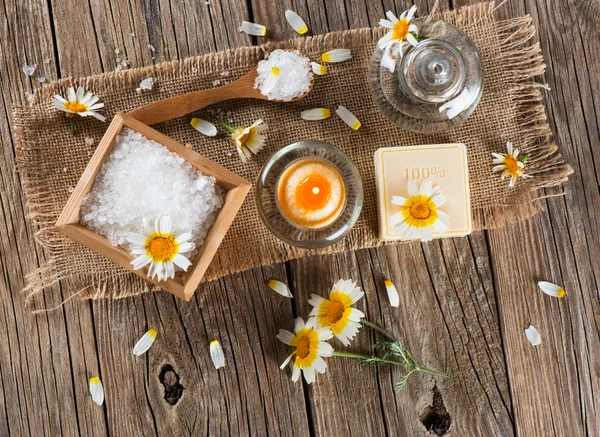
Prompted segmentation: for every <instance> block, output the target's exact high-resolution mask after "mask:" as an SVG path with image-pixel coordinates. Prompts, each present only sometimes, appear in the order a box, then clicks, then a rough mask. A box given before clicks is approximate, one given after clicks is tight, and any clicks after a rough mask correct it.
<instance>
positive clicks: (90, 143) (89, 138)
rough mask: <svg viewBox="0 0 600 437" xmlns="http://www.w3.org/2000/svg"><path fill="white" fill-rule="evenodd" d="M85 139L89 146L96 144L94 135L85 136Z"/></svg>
mask: <svg viewBox="0 0 600 437" xmlns="http://www.w3.org/2000/svg"><path fill="white" fill-rule="evenodd" d="M83 141H85V143H86V144H87V145H88V146H93V145H94V139H93V138H92V137H85V138H84V139H83Z"/></svg>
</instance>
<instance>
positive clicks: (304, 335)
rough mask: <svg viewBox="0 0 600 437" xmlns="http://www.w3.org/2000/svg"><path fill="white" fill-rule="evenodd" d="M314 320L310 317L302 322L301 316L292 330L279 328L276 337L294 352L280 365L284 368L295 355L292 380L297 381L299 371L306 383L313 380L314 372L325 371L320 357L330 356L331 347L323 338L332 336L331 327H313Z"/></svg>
mask: <svg viewBox="0 0 600 437" xmlns="http://www.w3.org/2000/svg"><path fill="white" fill-rule="evenodd" d="M315 323H316V320H315V319H314V318H311V319H309V320H308V322H306V324H305V323H304V320H302V318H300V317H298V318H297V319H296V322H295V327H294V332H295V333H291V332H290V331H287V330H285V329H280V330H279V334H277V338H278V339H279V340H280V341H282V342H283V343H285V344H287V345H289V346H293V347H294V348H295V349H294V352H292V353H291V355H290V356H289V357H287V359H286V360H285V361H284V362H283V364H282V365H281V369H283V368H285V366H287V365H288V363H289V362H290V361H291V360H292V358H294V357H295V359H294V363H293V368H292V381H294V382H296V381H298V378H300V372H301V371H302V373H303V374H304V379H305V380H306V382H307V383H308V384H311V383H313V382H314V381H315V376H316V373H315V372H318V373H325V370H326V369H327V364H326V363H325V360H324V359H323V358H322V357H331V356H332V355H333V348H332V347H331V345H330V344H329V343H326V342H325V340H329V339H330V338H331V337H333V333H332V332H331V329H329V328H328V327H327V328H319V329H317V328H315Z"/></svg>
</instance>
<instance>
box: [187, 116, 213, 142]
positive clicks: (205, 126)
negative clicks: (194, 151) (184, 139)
mask: <svg viewBox="0 0 600 437" xmlns="http://www.w3.org/2000/svg"><path fill="white" fill-rule="evenodd" d="M190 124H191V125H192V127H193V128H194V129H196V130H197V131H198V132H200V133H202V134H204V135H206V136H207V137H214V136H215V135H217V126H215V125H214V124H212V123H211V122H210V121H206V120H202V119H201V118H192V121H190Z"/></svg>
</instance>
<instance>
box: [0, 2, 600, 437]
mask: <svg viewBox="0 0 600 437" xmlns="http://www.w3.org/2000/svg"><path fill="white" fill-rule="evenodd" d="M472 2H474V1H471V0H458V1H453V2H449V1H440V7H441V8H442V9H448V8H450V7H458V6H461V5H463V4H467V3H472ZM434 3H435V1H434V0H428V1H427V2H425V1H424V2H420V3H419V4H418V6H419V14H420V15H424V14H426V13H428V12H429V10H430V8H431V7H432V6H433V4H434ZM596 3H597V0H572V1H571V2H568V3H564V2H561V1H559V0H549V1H547V2H546V1H539V0H509V1H508V3H507V4H506V5H504V6H503V7H502V8H500V9H499V11H498V12H499V14H500V15H501V16H504V17H510V16H515V15H522V14H524V13H530V14H531V15H532V16H533V17H534V21H535V24H536V27H537V28H538V30H539V37H538V39H539V42H540V44H541V46H542V50H543V52H544V57H545V59H546V62H547V63H548V70H547V73H546V76H545V80H546V81H547V82H548V84H549V85H550V87H551V91H550V92H549V93H548V94H547V99H548V100H547V103H548V115H549V118H550V122H551V124H552V127H553V131H554V132H555V133H556V140H557V143H558V145H559V147H560V148H561V152H562V153H563V154H564V155H565V158H566V159H567V161H568V162H569V163H570V164H571V165H573V167H574V168H575V169H576V172H575V174H574V175H573V176H572V177H571V179H570V181H569V182H568V183H567V184H565V187H564V191H565V195H564V196H562V197H554V198H550V199H548V200H547V211H546V212H544V213H541V214H539V215H538V216H536V217H535V218H533V219H531V220H529V221H527V222H524V223H520V224H517V225H512V226H507V227H505V228H503V229H499V230H494V231H486V232H476V233H474V234H473V235H471V236H470V237H468V238H461V239H453V240H444V241H434V242H431V243H428V244H412V245H408V246H389V247H383V248H378V249H370V250H361V251H358V252H356V253H346V254H340V255H335V256H327V257H308V258H303V259H300V260H295V261H293V262H290V263H286V264H282V265H274V266H269V267H265V268H262V269H254V270H251V271H248V272H244V273H238V274H235V275H231V276H228V277H225V278H223V279H221V280H219V281H214V282H211V283H209V284H204V285H203V286H202V287H201V288H200V290H199V291H198V293H196V295H195V296H194V298H193V299H192V300H191V301H190V302H188V303H185V302H182V301H179V300H176V299H175V298H174V297H172V296H170V295H169V294H167V293H165V292H159V293H153V294H147V295H143V296H137V297H134V298H128V299H123V300H99V301H94V302H91V301H84V302H78V301H74V300H71V301H68V302H67V303H66V304H65V305H63V306H62V307H60V308H59V309H57V310H55V311H53V312H50V313H47V314H41V315H38V316H34V315H32V314H31V310H32V309H36V308H52V307H54V306H57V305H59V304H60V302H62V300H63V295H64V296H67V295H69V291H70V290H71V289H72V288H70V287H71V286H70V284H69V283H68V282H65V283H62V284H61V286H60V287H58V286H57V287H55V288H54V290H53V292H52V293H50V294H48V295H46V296H45V297H44V298H43V300H41V301H36V302H34V304H33V305H34V306H33V307H31V306H28V305H26V303H25V300H24V297H23V296H21V295H20V293H19V290H20V289H21V288H22V286H23V275H24V274H25V273H27V272H30V271H32V270H33V269H34V268H35V266H37V265H38V263H39V262H40V261H41V260H42V259H43V256H44V254H43V251H42V250H41V249H40V248H39V247H37V246H36V244H35V242H34V240H33V234H34V232H35V229H31V227H30V225H29V223H28V222H27V220H26V219H25V216H26V207H25V200H24V197H23V193H22V189H21V185H20V179H19V175H18V174H17V172H16V171H15V167H14V162H15V160H14V145H13V142H12V137H11V112H10V106H11V104H12V103H23V102H25V101H26V96H27V93H29V92H31V90H32V89H33V88H34V87H39V86H41V85H40V84H39V83H38V82H37V81H36V80H35V76H37V74H43V75H44V76H46V78H47V79H48V80H52V79H56V78H59V77H65V76H79V75H88V74H92V73H99V72H101V71H111V70H113V69H115V68H116V67H117V65H118V64H119V63H120V62H121V61H122V60H124V59H127V60H128V61H129V63H130V65H131V66H132V67H137V66H142V65H151V64H152V63H155V62H162V61H165V60H172V59H180V58H184V57H187V56H194V55H199V54H203V53H208V52H210V51H215V50H225V49H227V48H231V47H236V46H240V45H249V44H253V43H257V42H263V40H262V39H260V40H257V39H256V38H253V37H249V36H248V35H245V34H243V33H240V32H238V31H237V28H238V26H239V24H240V23H241V21H242V20H249V21H255V22H259V23H262V24H265V25H267V26H268V28H269V33H268V37H269V38H270V39H272V40H279V39H284V38H289V37H293V36H295V33H294V31H293V30H292V29H291V28H290V27H289V26H288V25H287V23H286V21H285V18H284V14H283V13H284V11H285V9H287V8H291V9H294V10H295V11H296V12H298V13H299V14H300V15H301V16H302V17H304V19H305V20H306V22H307V24H308V25H309V28H310V33H311V34H318V33H324V32H327V31H332V30H340V29H347V28H352V27H359V26H368V25H371V26H375V25H377V22H378V20H379V18H381V17H383V14H384V13H385V11H386V10H389V9H391V10H393V11H394V12H396V13H399V12H402V11H403V10H405V9H407V8H408V7H409V6H410V4H409V2H407V1H404V0H374V1H370V0H335V1H326V0H306V1H303V0H278V1H277V2H273V1H271V0H249V1H242V0H209V1H208V2H205V1H203V0H187V1H184V0H144V1H138V0H124V1H111V0H97V1H93V2H89V3H88V2H83V3H82V2H79V1H76V0H50V1H43V0H4V2H3V7H2V8H0V38H1V39H2V41H3V44H0V90H1V97H0V98H1V99H2V108H0V141H2V149H1V152H0V153H1V154H2V155H1V158H0V212H1V214H0V268H1V271H2V274H1V275H0V323H1V325H0V326H2V328H1V332H2V333H3V335H1V336H0V393H1V394H2V396H0V435H36V436H45V435H47V436H55V435H69V436H75V435H82V436H90V435H92V436H104V435H115V436H121V435H127V436H132V435H134V436H137V435H160V436H163V435H165V436H171V435H211V436H212V435H267V434H269V435H319V436H320V435H323V436H329V435H337V434H348V435H358V436H364V435H416V436H420V435H423V436H425V435H431V434H432V432H437V433H438V434H440V435H442V434H445V435H453V436H465V435H469V436H471V435H483V436H499V435H502V436H512V435H520V436H544V437H546V436H561V437H562V436H580V435H581V436H583V435H589V436H593V435H599V434H600V418H599V415H598V401H597V395H596V396H594V394H595V393H597V392H598V390H599V388H600V387H599V382H600V379H599V376H600V344H599V341H600V340H599V338H600V335H599V334H600V330H599V321H600V304H599V297H600V296H599V294H598V288H599V285H598V284H599V279H600V264H599V263H598V261H597V260H598V259H600V245H599V244H598V243H599V242H600V218H599V217H598V215H597V211H598V210H599V209H600V208H599V207H600V192H599V179H598V174H600V156H599V154H600V149H598V147H597V144H598V143H600V132H599V129H598V124H599V117H598V109H597V108H599V107H600V94H599V91H598V90H599V89H600V73H598V71H600V69H599V68H598V67H599V65H598V63H599V62H600V61H599V59H598V57H597V53H598V52H599V51H600V50H599V49H600V40H599V38H598V32H597V29H596V27H597V22H596V21H594V20H595V18H594V17H595V16H594V14H582V13H581V11H589V10H592V11H594V10H598V6H597V4H596ZM594 8H595V9H594ZM132 34H133V35H132ZM150 45H151V46H152V47H153V48H154V51H152V50H151V48H150V47H149V46H150ZM117 50H118V52H116V51H117ZM44 59H49V62H48V63H47V64H44ZM25 63H27V64H33V63H37V64H38V70H37V72H36V74H35V75H34V77H32V78H30V77H27V76H25V75H24V74H23V73H22V71H21V67H22V65H23V64H25ZM548 194H549V195H553V194H556V193H555V192H549V193H548ZM270 278H276V279H279V280H282V281H286V282H289V284H290V286H291V288H292V292H293V293H294V296H295V299H293V300H291V301H290V300H287V299H284V298H282V297H281V296H279V295H277V294H275V293H272V292H271V291H270V290H268V289H267V288H266V286H265V282H266V281H267V280H268V279H270ZM340 278H352V279H355V280H357V281H359V284H360V285H361V287H363V289H364V290H365V293H366V298H365V299H363V300H362V301H360V302H359V303H358V304H357V307H358V308H360V309H361V310H363V311H365V313H366V314H367V316H368V318H369V319H371V320H372V321H374V322H379V323H383V324H384V325H385V326H387V327H388V328H389V329H390V330H391V331H393V332H394V333H395V334H397V335H400V336H401V337H402V338H403V340H404V341H405V343H406V344H407V345H408V346H409V348H410V349H411V351H412V352H413V354H414V356H415V358H416V359H417V360H419V361H420V362H422V363H423V364H425V365H428V366H430V367H434V368H439V369H441V370H444V371H447V372H448V373H449V374H450V377H449V378H447V379H443V378H437V377H431V376H426V375H416V376H413V377H412V378H411V380H409V383H408V386H407V387H406V389H405V391H404V392H402V393H401V394H399V395H397V394H395V392H394V389H393V383H394V381H395V380H396V379H397V378H398V377H399V376H400V375H401V374H402V371H401V370H399V369H390V368H388V367H363V366H360V365H358V364H357V363H356V362H353V361H348V360H346V359H344V358H339V357H335V358H332V359H330V360H328V363H329V368H328V371H327V373H326V374H325V375H320V376H319V377H318V379H317V383H316V384H313V385H311V386H307V385H306V384H304V383H298V384H293V383H292V382H291V381H290V380H289V377H290V374H289V371H288V370H285V371H281V370H279V367H278V366H279V364H280V363H281V362H283V360H284V359H285V358H286V356H287V354H288V353H289V349H288V347H287V346H285V345H283V344H282V343H280V342H278V341H277V340H276V338H275V335H276V333H277V331H278V329H280V328H286V329H290V328H291V327H292V323H293V322H292V321H293V317H295V316H303V317H304V318H306V316H307V314H308V312H309V310H310V308H309V307H308V305H307V302H306V299H307V298H308V297H309V295H310V294H311V293H318V294H326V293H327V292H328V291H329V288H330V287H331V285H332V283H333V282H334V281H335V280H337V279H340ZM388 278H389V279H392V280H393V281H394V282H395V283H396V286H397V287H398V290H399V292H400V302H401V303H400V307H399V308H391V307H390V306H389V305H388V302H387V296H386V292H385V288H384V286H383V280H384V279H388ZM542 279H545V280H551V281H555V282H557V283H562V284H564V286H565V288H566V289H567V297H566V298H565V299H563V300H560V301H559V300H556V299H552V298H550V297H548V296H546V295H543V294H542V293H540V292H539V291H538V290H537V289H536V285H535V283H536V282H537V281H538V280H542ZM63 290H64V292H63ZM529 323H531V324H534V325H535V326H537V328H538V329H539V330H540V333H541V335H542V338H543V343H542V345H540V346H539V347H537V348H532V347H531V346H530V345H529V343H528V342H527V340H526V339H525V336H524V334H523V330H524V329H525V328H526V327H527V326H528V325H529ZM150 327H154V328H155V329H157V330H158V332H159V337H158V339H157V341H156V343H155V344H154V346H153V347H152V348H151V349H150V351H149V352H148V353H147V354H145V355H143V356H141V357H134V356H133V355H132V353H131V348H132V347H133V345H134V344H135V342H136V341H137V339H138V338H139V337H140V336H141V335H142V334H143V333H144V332H145V331H146V330H147V329H148V328H150ZM213 339H219V341H220V342H221V344H222V346H223V348H224V350H225V356H226V360H227V366H226V367H225V368H224V369H221V370H219V371H216V370H215V369H214V367H213V366H212V363H211V361H210V357H209V355H208V344H209V342H210V341H211V340H213ZM374 339H375V337H374V336H373V334H372V333H371V332H369V331H367V330H362V331H361V332H360V333H359V335H358V338H357V341H356V342H354V343H353V344H352V346H351V348H350V350H352V351H357V352H368V351H369V347H370V345H371V344H372V342H373V340H374ZM334 346H335V347H338V348H341V344H340V343H339V342H337V340H336V341H334ZM93 375H99V376H100V377H101V378H102V380H103V382H104V385H105V388H106V395H107V397H106V402H105V404H104V405H103V406H102V407H97V406H96V405H94V404H93V403H92V401H91V399H90V397H89V394H88V385H87V384H88V378H89V377H90V376H93ZM428 429H431V431H430V430H428ZM434 435H435V434H434Z"/></svg>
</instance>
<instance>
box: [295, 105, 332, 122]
mask: <svg viewBox="0 0 600 437" xmlns="http://www.w3.org/2000/svg"><path fill="white" fill-rule="evenodd" d="M300 117H301V118H302V119H303V120H325V119H326V118H329V117H331V111H330V110H329V109H327V108H314V109H307V110H306V111H302V113H301V114H300Z"/></svg>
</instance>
